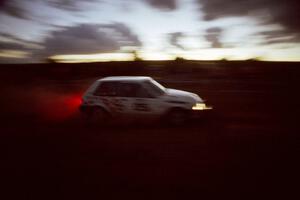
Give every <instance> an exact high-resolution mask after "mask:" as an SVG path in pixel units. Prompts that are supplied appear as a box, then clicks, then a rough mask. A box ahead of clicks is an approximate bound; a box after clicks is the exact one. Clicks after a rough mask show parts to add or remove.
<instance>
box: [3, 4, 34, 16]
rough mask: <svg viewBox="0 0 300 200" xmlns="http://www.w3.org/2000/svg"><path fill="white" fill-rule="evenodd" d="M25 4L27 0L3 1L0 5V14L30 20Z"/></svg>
mask: <svg viewBox="0 0 300 200" xmlns="http://www.w3.org/2000/svg"><path fill="white" fill-rule="evenodd" d="M27 2H28V0H24V1H18V0H3V1H1V4H0V12H2V13H4V14H6V15H9V16H12V17H15V18H19V19H30V12H28V5H27V4H26V3H27Z"/></svg>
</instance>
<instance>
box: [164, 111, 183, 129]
mask: <svg viewBox="0 0 300 200" xmlns="http://www.w3.org/2000/svg"><path fill="white" fill-rule="evenodd" d="M167 121H168V122H169V124H171V125H175V126H181V125H184V124H186V122H187V121H188V113H187V111H185V110H183V109H173V110H171V111H170V112H169V113H168V115H167Z"/></svg>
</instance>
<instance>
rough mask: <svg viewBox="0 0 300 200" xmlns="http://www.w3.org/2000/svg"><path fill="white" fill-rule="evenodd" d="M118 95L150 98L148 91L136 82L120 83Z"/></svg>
mask: <svg viewBox="0 0 300 200" xmlns="http://www.w3.org/2000/svg"><path fill="white" fill-rule="evenodd" d="M118 93H119V94H118V96H122V97H135V98H150V95H149V93H148V92H147V91H146V90H145V89H144V88H143V87H142V86H141V85H140V84H138V83H126V82H124V83H120V87H119V91H118Z"/></svg>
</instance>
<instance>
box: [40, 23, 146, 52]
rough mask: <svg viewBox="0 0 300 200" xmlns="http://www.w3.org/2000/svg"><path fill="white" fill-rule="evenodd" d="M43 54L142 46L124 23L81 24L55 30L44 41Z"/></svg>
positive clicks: (113, 49) (110, 50) (111, 50)
mask: <svg viewBox="0 0 300 200" xmlns="http://www.w3.org/2000/svg"><path fill="white" fill-rule="evenodd" d="M43 45H44V47H45V49H44V51H43V52H42V54H43V56H45V57H48V56H53V55H66V54H93V53H105V52H113V51H117V50H119V49H120V48H121V47H123V46H135V47H139V46H141V45H142V44H141V42H140V40H139V39H138V37H137V36H136V35H135V34H134V33H132V31H131V30H130V29H129V28H128V27H127V26H126V25H124V24H121V23H114V24H79V25H77V26H73V27H66V28H64V29H61V30H56V31H53V32H52V33H51V34H50V36H49V37H47V38H46V40H45V41H44V43H43Z"/></svg>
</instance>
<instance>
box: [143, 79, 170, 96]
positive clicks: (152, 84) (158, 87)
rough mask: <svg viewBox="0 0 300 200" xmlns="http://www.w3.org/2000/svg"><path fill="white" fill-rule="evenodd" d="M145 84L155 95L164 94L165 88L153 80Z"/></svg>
mask: <svg viewBox="0 0 300 200" xmlns="http://www.w3.org/2000/svg"><path fill="white" fill-rule="evenodd" d="M146 84H147V86H148V87H149V89H151V90H152V91H153V92H154V93H155V94H156V95H163V94H165V91H166V88H165V87H164V86H162V85H161V84H159V83H158V82H156V81H155V80H153V79H151V80H150V81H146Z"/></svg>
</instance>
